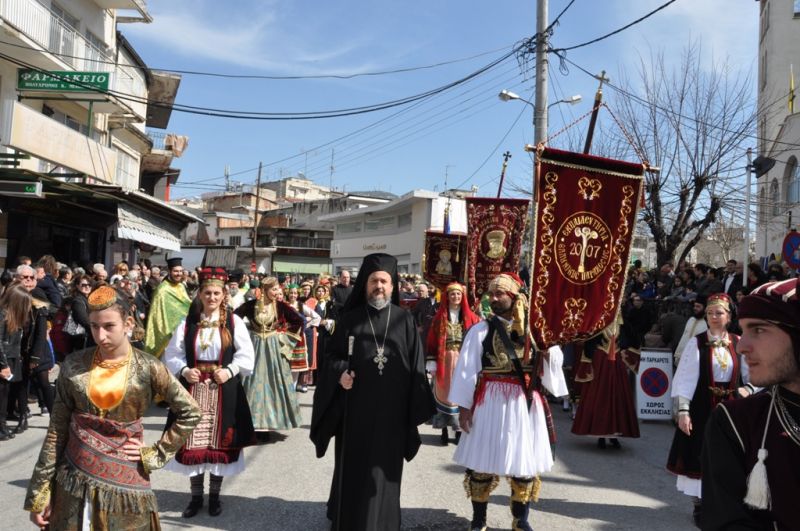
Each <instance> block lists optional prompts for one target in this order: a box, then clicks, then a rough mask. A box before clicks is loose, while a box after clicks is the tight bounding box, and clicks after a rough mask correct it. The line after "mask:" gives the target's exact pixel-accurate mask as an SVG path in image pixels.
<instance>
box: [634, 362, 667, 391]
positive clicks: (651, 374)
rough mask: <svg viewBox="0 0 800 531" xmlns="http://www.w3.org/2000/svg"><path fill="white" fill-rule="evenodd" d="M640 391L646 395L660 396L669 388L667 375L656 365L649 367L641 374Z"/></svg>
mask: <svg viewBox="0 0 800 531" xmlns="http://www.w3.org/2000/svg"><path fill="white" fill-rule="evenodd" d="M641 380H642V391H644V392H645V394H646V395H647V396H652V397H660V396H663V395H664V393H665V392H666V390H667V389H669V376H667V373H665V372H664V371H662V370H661V369H659V368H657V367H650V368H649V369H647V370H645V371H644V372H643V373H642V376H641Z"/></svg>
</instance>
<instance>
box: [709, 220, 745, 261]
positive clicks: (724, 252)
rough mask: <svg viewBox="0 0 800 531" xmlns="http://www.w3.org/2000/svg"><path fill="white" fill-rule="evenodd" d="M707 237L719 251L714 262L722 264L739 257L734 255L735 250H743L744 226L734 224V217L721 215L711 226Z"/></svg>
mask: <svg viewBox="0 0 800 531" xmlns="http://www.w3.org/2000/svg"><path fill="white" fill-rule="evenodd" d="M706 238H707V239H708V240H709V241H710V242H712V243H714V244H715V247H717V248H718V252H719V254H718V255H716V257H715V258H716V261H715V262H712V263H716V264H720V263H725V262H727V261H728V260H731V259H734V260H737V259H738V258H739V257H737V256H734V254H733V251H734V250H737V251H738V250H743V247H742V246H743V245H744V227H742V226H741V225H736V224H734V223H733V218H732V217H731V219H725V217H724V216H719V217H718V218H717V220H716V221H715V222H714V223H713V224H712V225H711V227H710V228H709V230H708V234H707V235H706Z"/></svg>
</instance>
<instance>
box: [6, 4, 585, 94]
mask: <svg viewBox="0 0 800 531" xmlns="http://www.w3.org/2000/svg"><path fill="white" fill-rule="evenodd" d="M573 1H574V0H573ZM0 44H2V45H5V46H10V47H14V48H21V49H23V50H31V51H36V52H47V53H49V54H51V55H53V56H55V57H62V58H65V59H81V60H84V61H87V62H90V63H92V64H97V65H112V66H117V67H119V66H122V67H125V68H131V69H133V70H150V71H158V72H164V73H168V74H185V75H195V76H206V77H219V78H227V79H263V80H273V81H280V80H302V79H355V78H358V77H369V76H384V75H391V74H403V73H407V72H415V71H418V70H430V69H433V68H438V67H440V66H447V65H452V64H456V63H463V62H465V61H471V60H472V59H477V58H479V57H484V56H486V55H489V54H492V53H497V52H499V51H502V50H505V49H506V48H508V46H503V47H501V48H495V49H494V50H488V51H485V52H481V53H478V54H475V55H471V56H469V57H461V58H458V59H450V60H446V61H441V62H438V63H433V64H428V65H420V66H408V67H398V68H394V69H389V70H379V71H375V72H354V73H352V74H310V75H283V76H279V75H268V74H225V73H222V72H204V71H198V70H177V69H171V68H157V67H146V66H144V67H143V66H140V65H125V64H120V63H119V62H117V61H103V60H100V59H87V58H86V57H84V56H82V55H69V54H65V53H58V52H54V51H52V50H50V49H48V48H45V47H44V46H39V47H36V46H27V45H24V44H17V43H13V42H8V41H4V40H0Z"/></svg>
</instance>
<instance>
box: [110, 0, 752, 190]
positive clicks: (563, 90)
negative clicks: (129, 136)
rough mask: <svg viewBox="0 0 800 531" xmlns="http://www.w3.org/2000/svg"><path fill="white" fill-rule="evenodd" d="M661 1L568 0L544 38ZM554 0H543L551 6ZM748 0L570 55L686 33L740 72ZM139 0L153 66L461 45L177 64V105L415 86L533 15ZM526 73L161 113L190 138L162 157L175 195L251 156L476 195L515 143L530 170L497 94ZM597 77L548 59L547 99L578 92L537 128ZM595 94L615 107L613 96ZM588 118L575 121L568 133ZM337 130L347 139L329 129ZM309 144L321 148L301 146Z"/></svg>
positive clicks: (461, 72) (279, 172) (510, 69)
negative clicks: (316, 116) (225, 114)
mask: <svg viewBox="0 0 800 531" xmlns="http://www.w3.org/2000/svg"><path fill="white" fill-rule="evenodd" d="M664 1H665V0H604V1H597V0H576V1H575V2H574V4H573V5H572V7H571V8H570V9H569V10H568V11H567V12H566V14H565V15H564V16H563V17H562V18H561V21H560V24H559V25H558V26H557V27H556V28H555V32H554V35H553V39H552V46H554V47H567V46H570V45H573V44H578V43H581V42H584V41H587V40H590V39H592V38H594V37H597V36H600V35H602V34H605V33H607V32H609V31H612V30H614V29H617V28H618V27H621V26H623V25H625V24H627V23H629V22H631V21H632V20H634V19H636V18H638V17H640V16H641V15H644V14H645V13H647V12H648V11H650V10H652V9H654V8H655V7H657V6H659V5H661V4H662V3H664ZM567 4H568V0H551V1H550V19H551V20H552V19H553V18H554V17H555V16H556V15H557V14H558V13H559V12H560V11H561V10H562V9H563V8H564V7H565V6H566V5H567ZM758 5H759V4H758V2H754V1H753V0H702V1H697V0H677V1H676V2H675V3H673V4H672V5H670V6H669V7H667V8H666V9H665V10H663V11H661V12H659V13H657V14H656V15H654V16H653V17H651V18H650V19H648V20H646V21H644V22H643V23H641V24H639V25H638V26H635V27H634V28H631V29H629V30H627V31H625V32H623V33H621V34H619V35H616V36H614V37H611V38H609V39H607V40H605V41H603V42H600V43H597V44H595V45H591V46H587V47H585V48H582V49H578V50H573V51H571V52H569V54H568V57H569V59H570V60H571V61H574V62H575V63H577V64H578V65H580V66H582V67H584V68H586V69H588V70H590V71H592V72H599V71H600V70H606V71H607V73H608V74H607V75H609V76H610V77H611V80H612V83H613V82H614V81H616V80H618V79H619V77H620V70H621V69H624V70H626V71H628V72H631V73H632V72H633V70H634V69H635V68H636V65H637V63H638V62H639V58H640V54H643V55H645V56H647V55H649V53H650V49H654V50H665V51H666V53H667V55H668V57H670V58H673V57H674V58H677V56H678V54H679V52H680V50H681V48H682V47H683V46H684V45H685V44H686V43H687V42H689V41H690V40H692V39H700V40H701V42H702V46H703V52H704V60H706V61H710V60H711V59H712V58H715V59H723V58H726V57H728V58H730V59H731V62H732V64H734V65H735V66H736V67H737V68H741V69H742V70H743V72H746V73H750V74H752V73H753V72H754V71H755V69H756V64H757V63H756V55H757V28H758ZM234 6H235V7H234ZM148 7H149V9H150V12H151V13H152V15H153V17H154V22H153V23H152V24H149V25H145V24H130V25H128V26H121V30H122V31H123V33H124V34H125V36H126V37H128V39H129V40H130V41H131V42H132V43H133V44H134V47H135V48H136V50H137V51H138V52H139V54H140V55H141V56H142V58H143V59H144V60H145V62H146V63H147V64H148V66H150V67H151V68H155V69H177V70H193V71H204V72H215V73H226V74H252V75H283V76H287V75H301V76H308V75H326V74H357V73H368V72H376V71H385V70H392V69H398V68H406V67H415V66H423V65H431V64H435V63H440V62H446V61H452V60H455V59H462V58H469V57H472V59H468V60H464V61H459V62H456V63H453V64H449V65H446V66H442V67H438V68H431V69H424V70H418V71H414V72H408V73H402V74H394V75H383V76H363V77H356V78H353V79H302V80H263V79H260V80H246V79H226V78H214V77H206V76H197V75H189V74H184V75H183V80H182V82H181V87H180V91H179V93H178V99H177V103H180V104H185V105H194V106H202V107H212V108H221V109H229V110H247V111H259V112H305V111H317V110H328V109H340V108H352V107H359V106H363V105H370V104H375V103H379V102H384V101H391V100H395V99H398V98H403V97H406V96H410V95H413V94H417V93H421V92H425V91H427V90H430V89H432V88H435V87H438V86H441V85H444V84H447V83H450V82H452V81H454V80H456V79H460V78H462V77H464V76H465V75H467V74H469V73H471V72H473V71H475V70H477V69H478V68H480V67H482V66H484V65H485V64H488V63H489V62H491V61H492V60H493V59H495V58H497V57H499V56H501V55H502V54H503V53H505V52H507V51H508V50H510V48H511V47H512V45H513V44H514V43H516V42H517V41H519V40H520V39H523V38H525V37H528V36H530V35H532V34H533V33H534V32H535V28H536V1H535V0H526V1H522V0H494V1H491V2H487V1H485V0H467V1H461V2H456V1H452V0H450V1H446V0H426V1H420V0H406V1H403V2H398V1H396V0H394V1H389V0H337V1H335V2H322V1H313V2H312V1H308V0H294V1H287V0H235V1H229V2H219V1H216V0H150V1H149V2H148ZM486 52H490V53H486ZM476 56H477V57H476ZM551 59H555V58H553V57H552V56H551ZM531 68H532V65H531ZM531 78H532V73H531V74H530V75H526V74H525V73H524V72H523V71H522V69H521V68H520V66H519V65H518V64H517V62H516V61H515V60H510V61H507V62H506V63H503V64H502V65H500V66H499V67H497V68H495V69H493V70H492V71H490V72H488V73H486V74H484V75H482V76H480V77H478V78H476V79H474V80H472V81H471V82H469V83H467V84H465V85H463V86H461V87H457V88H455V89H452V90H450V91H447V92H445V93H443V94H440V95H438V96H437V97H435V98H433V99H431V100H430V101H426V102H425V103H421V104H419V105H416V106H413V107H410V106H409V107H400V108H396V109H390V110H384V111H379V112H375V113H369V114H365V115H360V116H354V117H343V118H332V119H325V120H302V121H292V122H289V121H248V120H233V119H223V118H212V117H204V116H197V115H191V114H185V113H181V112H173V114H172V119H171V122H170V125H169V128H168V131H170V132H175V133H179V134H185V135H187V136H189V138H190V143H189V149H188V150H187V151H186V153H185V154H184V156H183V157H182V158H180V159H176V161H175V164H174V165H175V166H177V167H180V168H181V171H182V173H181V178H180V181H179V183H178V186H177V187H176V188H175V189H174V192H173V197H183V196H192V195H198V194H200V193H203V192H208V191H215V190H221V189H222V186H223V182H224V181H223V179H222V177H221V176H222V174H223V170H224V167H225V165H226V164H227V165H229V166H230V168H231V172H232V173H234V174H237V173H238V175H234V176H233V177H232V178H231V179H232V180H234V181H241V182H244V183H254V182H255V179H256V171H255V170H254V169H255V168H256V167H257V166H258V163H259V161H262V162H264V163H265V164H269V165H268V166H266V168H265V170H264V176H263V178H262V179H263V180H273V179H278V178H280V177H281V176H288V175H295V174H297V172H298V171H300V172H305V173H306V175H307V176H308V177H309V178H311V179H313V180H315V181H316V182H318V183H320V184H324V185H329V184H331V183H332V184H333V186H334V187H335V188H337V189H344V190H383V191H390V192H393V193H396V194H402V193H405V192H407V191H409V190H411V189H414V188H426V189H438V190H443V189H444V181H445V174H447V175H448V182H447V184H448V187H453V186H461V187H464V188H468V187H469V186H472V185H476V186H478V187H479V188H480V191H479V193H480V195H493V194H494V193H496V189H497V178H498V176H499V173H500V166H501V163H502V156H501V155H502V153H503V152H504V151H506V150H509V151H510V152H511V153H512V159H511V161H510V162H509V167H508V174H507V178H508V179H509V181H510V182H511V183H517V184H519V185H523V184H524V183H525V182H527V181H528V180H529V179H530V168H531V165H530V161H529V159H528V157H527V155H526V154H525V153H524V152H523V150H522V148H523V146H524V144H525V143H528V142H531V141H532V138H533V128H532V125H531V121H532V110H531V108H530V107H528V106H526V105H524V104H523V103H521V102H518V101H512V102H507V103H503V102H501V101H500V100H499V99H498V98H497V93H498V92H500V90H501V89H503V88H507V89H510V90H512V91H514V92H517V93H519V94H520V95H522V96H523V97H525V98H528V99H530V100H533V82H532V80H531ZM596 88H597V82H596V81H595V80H593V79H591V78H590V77H588V76H587V75H586V74H585V73H583V72H581V71H580V70H578V69H577V68H575V67H571V66H570V67H569V69H568V72H566V73H565V72H561V71H560V69H559V65H558V63H557V62H553V63H551V70H550V87H549V96H550V100H549V101H550V102H554V101H557V100H559V99H562V98H566V97H568V96H571V95H573V94H581V95H582V96H583V101H582V102H580V103H579V104H577V105H574V106H573V105H556V106H554V107H553V108H552V110H551V112H550V127H549V131H550V132H551V133H553V132H555V131H558V130H560V129H561V128H562V126H563V125H564V124H565V123H569V122H572V121H573V120H574V119H575V118H577V117H579V116H581V115H582V114H584V113H585V112H587V111H588V110H589V109H590V108H591V101H592V98H593V95H594V92H595V90H596ZM607 93H608V91H607ZM608 95H609V101H610V103H611V105H612V109H613V94H610V93H609V94H608ZM515 121H516V125H515V126H514V127H512V124H514V122H515ZM586 124H587V122H586V121H584V122H582V123H581V124H580V125H579V126H578V128H579V130H580V131H581V133H580V134H581V135H583V134H584V133H583V131H585V129H586ZM368 126H371V127H368ZM367 127H368V128H367ZM363 128H367V129H365V130H363V131H361V132H357V131H359V130H361V129H363ZM354 132H356V133H354ZM506 134H507V136H506V138H505V140H504V141H501V139H503V137H504V136H505V135H506ZM340 137H345V138H344V139H342V140H338V141H335V140H336V139H338V138H340ZM317 146H323V147H320V148H318V149H313V148H315V147H317ZM495 148H497V149H496V152H495V153H494V154H493V155H492V151H493V150H495ZM332 150H333V166H334V172H333V176H332V178H331V172H330V166H331V155H332ZM287 158H288V159H289V160H284V161H283V162H276V161H280V160H282V159H287ZM487 158H488V161H487ZM485 161H486V163H485V164H484V162H485ZM240 172H241V173H240Z"/></svg>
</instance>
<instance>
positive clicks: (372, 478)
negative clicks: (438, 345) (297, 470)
mask: <svg viewBox="0 0 800 531" xmlns="http://www.w3.org/2000/svg"><path fill="white" fill-rule="evenodd" d="M375 271H385V272H388V273H389V274H390V275H391V276H392V279H393V284H394V285H393V288H394V289H393V293H392V302H391V303H389V304H387V305H386V306H385V307H383V308H381V309H376V308H374V307H372V306H370V305H368V304H367V303H366V288H367V286H366V284H367V279H368V277H369V275H370V274H372V273H373V272H375ZM396 289H397V274H396V260H395V259H394V258H393V257H391V256H389V255H385V254H376V255H370V256H368V257H366V258H365V259H364V264H363V265H362V268H361V270H360V271H359V276H358V280H357V282H356V285H355V286H354V290H353V293H352V294H351V296H350V298H349V299H348V301H347V304H346V305H345V308H344V312H343V314H342V316H341V317H340V318H339V320H338V321H337V323H336V328H335V331H334V334H333V337H332V338H331V341H330V342H329V344H328V347H327V352H326V353H325V355H326V356H327V357H328V361H327V363H326V364H325V369H324V374H322V375H321V380H320V382H319V385H318V387H317V390H316V393H315V396H314V410H313V414H312V421H311V439H312V441H313V442H314V444H315V446H316V450H317V457H322V456H323V455H325V452H326V450H327V448H328V445H329V442H330V439H331V438H332V437H335V439H336V442H335V448H334V451H335V453H336V455H335V463H336V464H335V469H334V475H333V480H332V483H331V493H330V498H329V500H328V518H329V519H330V520H331V521H332V522H333V527H332V529H335V530H336V529H338V530H342V531H344V530H347V531H358V530H370V531H372V530H397V529H400V484H401V479H402V474H403V460H404V459H405V460H406V461H411V459H413V458H414V456H415V455H416V453H417V451H418V450H419V446H420V437H419V431H418V429H417V426H419V425H420V424H422V423H424V422H426V421H427V420H428V419H430V417H431V416H432V415H433V414H434V412H435V406H434V402H433V395H432V393H431V389H430V386H429V384H428V380H427V377H426V375H425V356H424V353H423V350H422V342H421V341H420V338H419V334H418V333H417V328H416V325H415V323H414V318H413V317H412V316H411V314H410V313H408V312H407V311H405V310H403V309H402V308H400V306H399V305H398V300H397V292H396V291H394V290H396ZM373 331H374V333H373ZM349 338H352V345H353V346H352V355H349V354H350V352H351V349H350V348H349V346H350V340H349ZM381 347H382V348H381ZM379 351H382V355H379ZM347 370H351V371H352V373H353V374H354V375H355V377H354V382H353V386H352V388H351V389H349V390H345V389H344V388H343V387H342V386H341V385H340V383H339V380H340V378H341V375H342V373H343V372H345V371H347Z"/></svg>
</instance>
